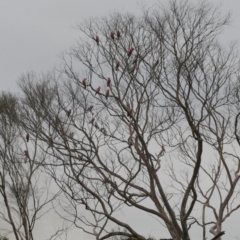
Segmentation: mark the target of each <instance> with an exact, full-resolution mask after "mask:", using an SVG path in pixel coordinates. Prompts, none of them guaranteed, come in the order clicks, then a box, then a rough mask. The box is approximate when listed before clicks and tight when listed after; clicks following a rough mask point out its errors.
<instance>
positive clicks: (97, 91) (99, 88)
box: [95, 86, 101, 95]
mask: <svg viewBox="0 0 240 240" xmlns="http://www.w3.org/2000/svg"><path fill="white" fill-rule="evenodd" d="M100 90H101V87H100V86H99V87H98V88H97V89H96V93H95V95H96V94H99V93H100Z"/></svg>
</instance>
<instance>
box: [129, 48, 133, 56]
mask: <svg viewBox="0 0 240 240" xmlns="http://www.w3.org/2000/svg"><path fill="white" fill-rule="evenodd" d="M133 51H134V48H133V47H131V48H130V49H129V50H128V57H130V56H131V55H132V53H133Z"/></svg>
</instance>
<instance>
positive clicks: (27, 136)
mask: <svg viewBox="0 0 240 240" xmlns="http://www.w3.org/2000/svg"><path fill="white" fill-rule="evenodd" d="M29 138H30V136H29V133H27V135H26V140H27V142H29Z"/></svg>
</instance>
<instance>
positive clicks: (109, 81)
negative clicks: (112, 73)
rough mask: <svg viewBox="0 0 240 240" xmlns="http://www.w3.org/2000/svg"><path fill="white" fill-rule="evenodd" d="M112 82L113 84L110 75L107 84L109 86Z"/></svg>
mask: <svg viewBox="0 0 240 240" xmlns="http://www.w3.org/2000/svg"><path fill="white" fill-rule="evenodd" d="M110 84H111V78H110V77H109V78H108V79H107V86H108V87H109V86H110Z"/></svg>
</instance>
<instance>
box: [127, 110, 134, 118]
mask: <svg viewBox="0 0 240 240" xmlns="http://www.w3.org/2000/svg"><path fill="white" fill-rule="evenodd" d="M132 115H133V109H132V108H130V109H129V111H128V116H129V117H132Z"/></svg>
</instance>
